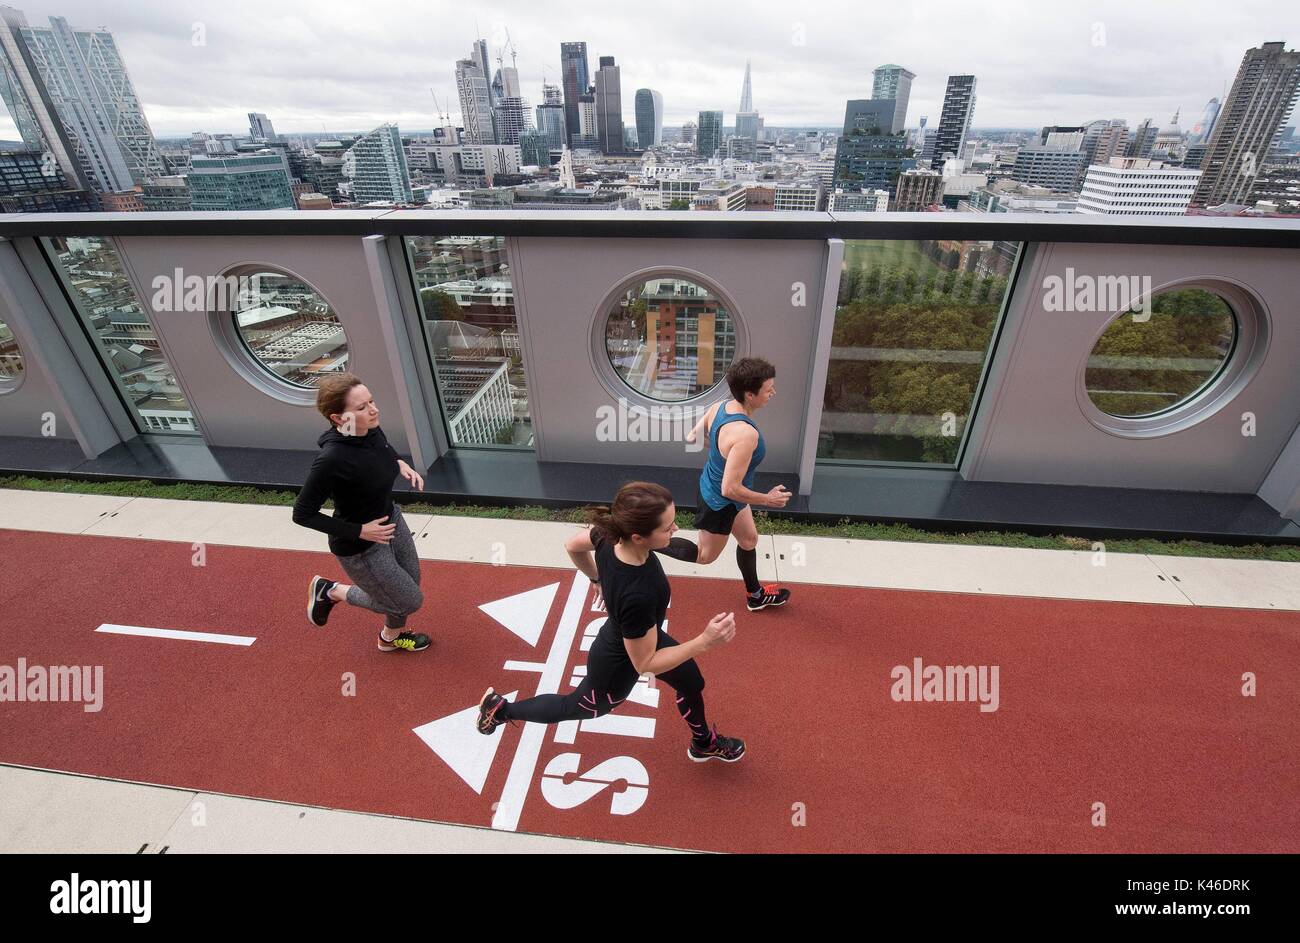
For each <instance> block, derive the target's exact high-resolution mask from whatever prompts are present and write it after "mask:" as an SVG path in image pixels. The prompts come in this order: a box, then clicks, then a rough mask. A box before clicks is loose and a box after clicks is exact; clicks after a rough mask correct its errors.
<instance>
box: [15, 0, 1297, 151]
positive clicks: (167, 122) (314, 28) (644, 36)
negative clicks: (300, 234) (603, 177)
mask: <svg viewBox="0 0 1300 943" xmlns="http://www.w3.org/2000/svg"><path fill="white" fill-rule="evenodd" d="M11 5H13V6H16V7H17V8H18V9H21V10H22V11H23V12H24V13H26V15H27V21H28V23H29V24H31V25H42V26H44V25H48V17H50V16H52V15H54V16H63V17H66V18H67V19H68V21H69V23H70V24H71V25H72V26H73V27H74V28H93V27H101V26H102V27H106V28H108V29H110V30H111V31H112V32H113V35H114V38H115V39H116V41H117V44H118V48H119V49H120V50H121V51H122V53H123V56H124V57H125V59H126V65H127V68H128V70H129V72H130V76H131V80H132V82H133V83H134V85H135V89H136V93H137V94H138V95H139V97H140V100H141V101H142V102H143V104H144V109H145V113H146V115H147V116H148V119H149V123H150V125H151V127H152V128H153V131H154V134H155V135H158V136H160V137H170V136H175V135H181V134H189V133H190V132H192V131H197V130H203V131H209V132H221V131H224V132H231V133H236V134H246V133H247V132H248V119H247V114H248V112H250V111H261V112H265V113H266V114H267V115H268V116H269V117H270V119H271V121H272V123H273V124H274V126H275V129H276V131H277V132H287V133H295V132H320V131H321V130H323V129H328V130H329V131H366V130H369V129H370V128H373V127H375V126H376V125H379V124H382V123H384V122H388V121H394V122H396V123H397V124H398V126H399V127H400V128H401V129H402V130H403V131H407V130H416V129H422V128H424V129H427V128H431V127H434V126H436V125H437V124H438V123H439V122H438V120H437V118H436V117H435V111H434V107H433V97H432V96H431V95H430V92H429V89H430V88H431V87H432V88H433V89H434V90H435V91H436V92H437V95H438V97H439V100H440V101H441V102H442V105H443V107H444V108H445V109H447V110H448V111H450V112H451V113H452V120H453V122H456V123H460V120H459V111H460V106H459V103H458V101H457V99H456V95H455V61H456V60H457V59H460V58H465V57H467V56H468V55H469V52H470V47H471V44H472V43H473V41H474V39H475V38H476V37H477V36H481V37H482V38H484V39H485V40H487V43H488V50H489V56H490V57H491V58H492V59H493V63H492V64H493V67H494V68H495V66H496V63H495V57H496V55H497V52H498V49H499V47H500V46H501V45H502V44H503V43H504V41H505V35H506V30H507V29H508V30H509V35H510V39H511V40H512V41H513V43H514V45H515V48H516V52H517V66H518V69H519V73H520V81H521V84H522V86H523V94H524V96H525V98H526V99H527V100H528V102H529V104H530V105H536V104H538V103H539V102H540V101H541V86H542V79H543V72H544V73H545V79H546V81H548V82H551V83H553V84H556V85H558V84H560V66H559V62H560V43H561V41H572V40H585V41H586V43H587V54H588V60H589V63H590V67H591V69H592V70H593V75H594V70H595V69H596V68H597V66H598V62H599V57H600V56H602V55H606V56H608V55H612V56H614V57H615V61H616V62H617V64H618V65H619V67H620V69H621V85H622V93H623V120H624V122H625V123H626V124H628V125H629V126H632V125H634V122H635V115H634V112H633V98H634V96H635V92H636V90H637V89H638V88H642V87H648V88H653V89H657V90H658V91H660V92H661V93H662V94H663V98H664V112H665V114H664V123H665V124H668V125H677V124H681V123H682V122H683V121H685V120H695V118H696V116H697V113H698V112H699V111H700V110H703V109H721V110H722V111H723V112H724V115H725V117H724V120H725V123H726V124H728V125H730V124H732V123H733V122H734V121H735V112H736V109H737V107H738V106H739V103H740V89H741V84H742V79H743V77H744V70H745V60H746V59H747V58H748V59H751V60H752V62H753V80H752V84H753V100H754V107H755V109H756V110H757V111H758V112H759V113H760V114H762V115H763V117H764V120H765V122H766V123H767V124H768V125H769V126H803V125H810V126H812V125H838V124H839V123H841V122H842V120H843V115H844V102H845V101H846V100H847V99H850V98H870V97H871V70H872V69H873V68H875V67H876V66H878V65H882V64H884V63H897V64H899V65H902V66H904V67H906V68H908V69H910V70H911V71H913V72H915V73H916V76H917V77H916V79H915V81H914V82H913V85H912V95H911V99H910V105H909V107H908V111H907V124H908V126H909V127H914V126H915V125H916V124H917V120H918V118H919V116H921V115H928V116H929V119H930V122H929V123H930V126H934V124H935V123H936V122H937V121H938V117H939V112H940V105H941V103H942V100H943V90H944V85H945V83H946V81H947V76H948V75H951V74H959V73H972V74H974V75H975V76H976V82H977V85H976V96H977V102H976V107H975V116H974V122H973V123H974V126H975V127H985V128H987V127H1033V128H1036V127H1040V126H1042V125H1046V124H1062V125H1069V124H1081V123H1083V122H1085V121H1089V120H1092V119H1095V118H1124V119H1127V121H1128V123H1129V126H1130V127H1132V126H1134V125H1136V124H1137V123H1138V122H1140V121H1141V120H1142V119H1144V118H1146V117H1151V118H1154V119H1155V121H1156V123H1157V124H1158V125H1159V126H1161V127H1163V126H1164V125H1165V124H1167V123H1168V121H1169V119H1170V116H1171V115H1172V114H1173V112H1174V109H1176V108H1181V109H1182V115H1181V118H1180V122H1179V123H1180V125H1181V126H1182V127H1183V129H1184V130H1186V129H1188V128H1190V127H1191V125H1192V124H1193V123H1195V121H1196V120H1197V118H1198V117H1199V116H1200V114H1201V111H1202V109H1203V108H1204V105H1205V103H1206V101H1207V100H1208V99H1209V98H1211V97H1212V96H1219V97H1221V96H1222V94H1223V89H1224V86H1225V83H1227V85H1228V86H1231V83H1232V79H1233V77H1234V76H1235V75H1236V71H1237V67H1238V65H1239V64H1240V62H1241V57H1242V54H1243V53H1244V52H1245V50H1246V49H1248V48H1250V47H1251V46H1258V45H1260V44H1261V43H1264V42H1269V41H1278V40H1281V41H1285V42H1286V43H1287V48H1288V49H1294V48H1300V3H1296V2H1291V0H1271V2H1268V0H1233V2H1229V3H1225V2H1223V0H1124V2H1111V0H1052V2H1042V0H1038V2H1033V3H1022V2H1018V0H984V2H979V0H976V2H972V0H961V2H953V0H906V2H902V3H872V4H868V3H864V2H862V0H845V2H839V0H836V2H822V0H813V2H809V3H790V2H775V0H748V2H746V3H744V4H741V3H727V4H723V3H717V2H710V0H689V2H687V0H658V2H655V3H652V4H628V5H626V7H625V6H624V5H623V4H616V3H610V2H592V3H584V4H577V3H572V2H562V3H546V2H537V0H527V2H503V3H466V2H456V3H451V2H446V0H433V2H430V0H419V2H390V0H373V2H369V3H357V2H355V0H348V2H334V0H301V2H300V0H255V2H254V0H221V2H211V0H129V2H124V0H108V2H105V0H53V2H48V3H46V2H41V3H24V2H17V3H12V4H11ZM476 21H477V26H476ZM200 28H201V34H200V32H199V30H200ZM196 36H201V38H202V39H203V40H204V42H203V44H201V45H196V44H195V41H194V38H195V37H196ZM505 64H506V65H509V64H510V58H509V53H508V52H507V53H506V54H505ZM1294 120H1295V119H1294V118H1293V119H1292V122H1293V123H1294ZM0 137H5V138H9V139H17V137H18V134H17V131H16V129H15V128H14V125H13V121H12V119H11V118H10V116H9V114H8V112H7V110H5V111H3V113H2V114H0Z"/></svg>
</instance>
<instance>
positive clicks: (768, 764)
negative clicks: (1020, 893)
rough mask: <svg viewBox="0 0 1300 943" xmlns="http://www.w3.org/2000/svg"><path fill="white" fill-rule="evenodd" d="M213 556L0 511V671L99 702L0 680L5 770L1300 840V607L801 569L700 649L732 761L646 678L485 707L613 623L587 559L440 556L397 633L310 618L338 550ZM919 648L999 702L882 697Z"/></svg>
mask: <svg viewBox="0 0 1300 943" xmlns="http://www.w3.org/2000/svg"><path fill="white" fill-rule="evenodd" d="M206 554H207V558H206V565H205V566H201V567H196V566H194V565H192V561H191V558H192V555H193V549H192V547H191V545H190V544H188V543H170V542H161V541H151V540H130V539H121V538H111V537H90V536H76V535H59V534H43V533H31V532H26V531H13V530H0V559H3V560H4V561H5V564H4V568H3V582H2V583H0V666H3V665H8V666H10V667H11V668H16V666H17V661H18V659H19V658H20V657H21V658H24V659H25V660H26V663H27V664H28V665H29V666H32V665H41V666H51V665H92V666H93V665H102V666H103V669H104V681H103V707H102V710H100V711H99V712H89V713H88V712H86V711H84V710H83V705H81V704H76V703H57V702H56V703H48V702H42V703H33V702H24V703H15V702H9V701H5V702H0V762H3V763H10V764H19V765H24V766H34V767H41V768H46V769H55V770H66V771H71V772H77V773H84V774H90V775H95V776H104V777H111V778H116V779H125V780H132V781H136V782H144V783H154V784H159V785H165V786H174V787H181V788H185V789H191V790H198V791H209V792H220V793H228V794H233V795H242V796H253V797H258V798H263V799H273V800H282V801H288V802H296V803H305V804H310V805H318V806H326V807H330V808H336V809H351V810H357V811H363V812H377V813H385V814H391V815H400V816H409V817H413V818H418V819H429V820H435V821H443V822H459V823H466V824H470V825H478V826H488V825H494V826H495V827H499V828H517V829H518V830H521V831H528V832H537V833H547V834H557V835H568V836H575V837H581V838H591V839H601V840H608V841H617V842H636V843H643V844H653V845H662V846H671V847H676V848H690V849H705V850H716V851H730V852H746V851H763V852H835V851H891V852H968V851H977V852H978V851H996V852H1004V851H1005V852H1010V851H1018V852H1019V851H1028V852H1044V851H1084V852H1087V851H1098V852H1103V851H1104V852H1110V851H1123V852H1139V851H1140V852H1292V853H1294V852H1297V851H1300V760H1298V759H1297V757H1300V731H1298V727H1300V721H1298V719H1297V718H1298V717H1300V712H1298V711H1297V706H1298V705H1300V615H1298V614H1296V613H1293V612H1278V611H1260V610H1233V609H1212V608H1201V607H1190V606H1186V607H1184V606H1160V605H1141V604H1132V603H1110V602H1083V601H1071V600H1050V599H1037V598H1021V597H999V596H979V595H965V594H953V593H937V592H913V591H900V590H883V589H857V588H845V587H832V586H808V585H798V586H795V587H793V589H794V596H793V599H792V601H791V603H790V604H789V605H788V606H787V607H786V608H784V609H780V610H768V611H764V612H759V613H748V612H746V611H744V609H743V607H740V608H741V611H740V612H738V613H737V622H738V625H739V631H738V633H737V638H736V641H735V642H733V643H732V644H731V645H729V646H726V647H724V648H721V649H717V650H715V651H713V652H710V653H708V654H706V655H705V656H704V657H703V658H702V659H701V660H700V663H701V667H702V669H703V671H704V675H705V677H706V679H707V687H706V690H705V697H706V701H707V705H708V713H709V716H710V719H711V720H713V721H715V722H716V723H717V725H718V728H719V730H720V732H722V733H725V734H728V735H732V736H741V737H743V738H745V740H746V741H747V743H748V749H749V752H748V755H747V756H746V757H745V759H744V760H743V761H742V762H740V763H737V764H733V765H727V764H722V763H717V762H711V763H707V764H695V763H691V762H689V761H688V760H687V759H686V756H685V750H686V743H687V739H686V730H685V725H684V724H683V723H682V721H681V719H680V718H679V717H678V716H677V713H676V710H675V709H674V707H673V703H672V698H671V695H670V694H668V690H669V689H667V688H666V687H664V686H663V685H662V684H661V685H659V690H658V691H657V692H650V691H642V692H638V696H639V697H640V699H641V701H642V702H643V703H636V702H634V700H629V701H628V703H627V704H625V705H623V707H621V708H620V709H619V711H618V712H616V713H615V714H614V715H611V716H613V717H616V718H619V719H618V720H615V721H607V722H608V723H610V724H611V725H614V726H612V729H604V730H601V729H588V727H587V724H588V722H585V721H584V722H583V724H584V726H583V727H582V728H580V729H574V725H572V724H571V725H569V726H568V728H567V729H566V728H554V727H552V728H546V727H540V726H537V725H531V724H530V725H520V726H508V727H504V728H501V730H500V731H499V732H498V734H497V735H494V736H493V737H491V738H489V737H483V736H481V735H480V734H478V733H476V732H475V731H474V730H473V729H472V723H471V720H470V717H471V716H472V711H470V710H469V709H471V708H472V707H473V706H474V705H475V704H476V703H477V701H478V698H479V696H480V694H481V693H482V691H483V689H484V688H485V687H486V686H487V685H488V684H492V685H494V686H495V687H496V688H497V690H499V691H503V692H512V691H516V690H518V691H520V692H521V693H522V696H529V695H531V694H534V693H536V692H537V691H538V690H539V684H540V685H542V686H543V689H544V690H556V689H558V690H559V691H560V692H561V693H564V692H567V691H569V690H571V683H572V679H573V668H574V667H575V666H581V665H584V664H585V660H586V656H585V654H584V653H583V652H582V651H581V650H580V647H581V639H582V638H583V636H584V632H585V630H586V629H587V628H588V627H589V626H593V628H594V625H593V624H594V623H595V620H598V619H599V618H600V617H601V613H600V612H598V611H592V609H591V606H592V603H593V601H594V593H593V592H592V590H591V589H590V587H589V586H588V585H587V582H586V578H585V577H582V576H581V575H580V574H576V573H575V571H572V570H568V571H565V570H552V569H543V568H532V567H491V566H487V565H482V564H468V563H465V564H462V563H433V562H428V561H426V562H424V564H423V587H424V589H425V593H426V604H425V609H424V610H422V611H421V612H420V613H418V614H416V615H415V616H413V617H412V620H411V627H412V628H413V629H416V630H420V631H426V632H428V633H429V634H430V635H431V636H432V637H433V639H434V643H433V645H432V646H431V647H430V649H429V650H428V651H426V652H423V653H419V654H415V655H411V654H406V653H392V654H385V653H381V652H379V651H377V650H376V649H375V647H374V633H375V631H376V628H377V625H378V623H379V618H378V617H377V616H375V615H374V614H372V613H369V612H365V611H364V610H359V609H354V608H351V607H339V608H336V609H335V611H334V614H333V615H332V617H331V619H330V623H329V625H328V626H327V627H326V628H323V629H318V628H315V627H313V626H311V625H309V624H308V622H307V620H306V617H305V611H304V610H305V605H306V599H305V597H306V585H307V581H308V579H309V578H310V577H311V575H312V574H313V573H316V572H321V573H323V574H325V575H331V576H338V575H340V574H338V573H337V572H335V570H336V566H335V564H334V560H333V558H332V557H330V556H329V555H328V554H324V553H302V552H289V551H279V550H257V549H247V548H236V547H223V546H216V545H209V546H208V547H207V548H206ZM672 582H673V588H674V590H675V592H674V597H673V606H672V608H671V609H670V610H669V627H668V629H669V631H670V632H672V633H674V634H675V635H676V636H677V637H678V638H687V637H690V636H691V635H693V634H695V633H696V632H697V631H698V630H699V628H700V627H701V626H703V624H704V623H705V621H706V620H707V618H708V617H709V616H710V615H712V614H713V613H714V612H716V611H718V610H720V609H724V608H727V607H730V608H732V609H735V608H737V606H736V603H737V601H738V600H737V595H736V586H735V585H733V584H731V583H730V582H729V581H719V580H706V579H689V578H675V579H673V581H672ZM512 597H518V598H514V599H513V601H509V602H500V603H498V604H497V605H496V606H495V607H491V606H490V607H489V608H490V609H492V613H491V614H489V612H488V611H485V610H484V609H481V608H480V606H482V605H484V604H490V603H493V601H497V600H511V599H512ZM507 609H509V610H510V611H506V610H507ZM494 616H495V618H494ZM104 623H116V624H125V625H135V626H149V627H155V628H167V629H180V630H188V631H201V632H214V633H223V634H234V635H247V636H254V637H256V641H255V642H254V643H253V644H252V645H249V646H247V647H236V646H232V645H223V644H209V643H204V642H195V641H188V640H177V639H170V638H145V637H136V636H125V635H110V634H106V633H102V632H96V631H95V630H96V628H97V627H98V626H100V625H101V624H104ZM508 626H509V627H508ZM918 657H919V658H921V659H922V661H923V664H925V665H988V666H992V665H996V666H998V668H999V689H998V691H999V702H998V709H997V710H996V711H991V712H981V711H980V709H979V706H980V705H979V704H978V703H975V702H972V701H965V702H942V701H940V702H920V703H916V702H906V701H905V702H896V701H894V700H893V699H892V698H891V696H890V691H891V687H892V686H893V683H894V682H893V679H892V678H891V670H892V669H893V667H894V666H896V665H906V666H909V667H911V666H912V664H913V659H914V658H918ZM508 661H509V662H516V663H526V664H515V665H512V666H511V667H509V668H507V667H505V663H506V662H508ZM548 662H549V667H547V664H548ZM1248 671H1250V672H1255V673H1256V675H1257V678H1258V693H1257V696H1255V697H1245V696H1243V695H1242V693H1241V687H1242V680H1241V677H1242V674H1243V673H1244V672H1248ZM349 673H350V675H351V676H354V677H355V694H353V695H345V694H344V693H343V689H344V687H345V684H346V680H345V676H346V675H348V674H349ZM656 694H658V695H659V698H658V701H659V702H658V706H657V708H655V707H653V706H651V705H650V704H649V703H646V702H648V701H650V700H651V699H652V698H653V697H654V696H655V695H656ZM462 711H465V712H466V713H464V714H461V715H460V716H456V715H458V714H460V712H462ZM435 722H436V723H435ZM425 725H430V726H428V727H426V726H425ZM417 728H419V729H420V730H421V732H423V733H424V734H425V736H426V737H427V740H428V742H426V739H425V738H423V737H421V736H420V735H419V733H417V732H416V731H417ZM431 744H432V745H431ZM1098 802H1100V803H1104V805H1105V816H1106V823H1105V826H1104V827H1097V826H1094V825H1093V824H1092V823H1093V808H1094V803H1098ZM494 813H495V814H494ZM800 819H802V822H803V824H796V823H797V822H798V821H799V820H800Z"/></svg>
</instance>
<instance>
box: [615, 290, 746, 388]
mask: <svg viewBox="0 0 1300 943" xmlns="http://www.w3.org/2000/svg"><path fill="white" fill-rule="evenodd" d="M602 314H603V317H602V318H601V319H600V320H599V322H598V328H599V334H600V336H599V337H598V338H597V341H598V343H599V347H600V353H599V354H598V357H602V358H603V359H604V360H605V361H606V362H607V363H608V366H609V371H610V372H612V375H613V376H614V377H616V378H617V379H618V380H619V381H621V383H622V384H623V385H624V386H626V387H628V388H630V389H631V390H633V391H634V392H636V393H638V394H640V395H641V396H643V397H645V398H646V399H649V400H653V401H655V402H660V403H679V402H682V401H683V400H689V399H694V398H695V397H697V396H701V395H703V394H705V393H707V392H709V391H710V390H712V389H713V388H714V387H716V386H717V385H718V384H719V383H721V382H722V380H723V377H724V376H725V375H726V373H727V369H728V368H729V367H730V366H731V364H732V362H733V361H734V360H735V359H736V333H737V332H736V327H737V325H736V321H735V318H734V317H733V311H732V308H731V306H730V305H729V304H728V303H727V301H726V300H725V299H724V298H722V296H721V295H720V293H718V292H717V291H715V290H714V289H712V288H710V287H708V286H706V285H702V284H701V283H700V282H699V281H698V280H697V279H696V278H695V277H693V276H692V277H686V276H682V275H654V276H651V277H646V278H640V279H638V280H636V281H634V282H631V283H629V284H627V285H625V286H624V287H623V288H621V289H619V290H618V291H617V292H615V293H614V294H613V295H612V296H611V297H610V298H609V299H608V300H607V301H606V302H605V304H604V306H603V308H602Z"/></svg>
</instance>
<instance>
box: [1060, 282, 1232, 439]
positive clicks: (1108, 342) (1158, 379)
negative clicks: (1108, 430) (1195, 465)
mask: <svg viewBox="0 0 1300 943" xmlns="http://www.w3.org/2000/svg"><path fill="white" fill-rule="evenodd" d="M1236 335H1237V320H1236V318H1235V317H1233V314H1232V309H1231V308H1230V307H1228V303H1227V302H1226V301H1224V300H1223V299H1222V298H1220V297H1219V296H1218V295H1216V294H1214V293H1213V292H1209V291H1206V290H1205V289H1203V288H1180V289H1176V290H1174V291H1166V292H1161V293H1160V294H1158V295H1156V296H1155V298H1154V300H1153V301H1152V303H1151V311H1150V313H1149V316H1148V315H1147V314H1146V313H1143V314H1141V315H1135V314H1134V312H1131V311H1130V312H1127V313H1125V314H1124V315H1122V316H1120V317H1118V318H1116V319H1115V320H1114V321H1112V322H1111V323H1110V324H1109V325H1108V326H1107V328H1106V330H1105V331H1104V332H1103V333H1102V335H1101V337H1099V338H1098V339H1097V345H1096V346H1095V347H1094V348H1093V349H1092V353H1091V354H1089V356H1088V366H1087V369H1086V370H1085V371H1084V375H1083V382H1084V386H1085V387H1086V388H1087V390H1088V398H1089V399H1091V400H1092V402H1093V404H1094V405H1095V406H1096V407H1097V408H1098V409H1100V410H1101V411H1102V412H1104V413H1109V414H1110V415H1112V416H1119V417H1122V418H1129V419H1133V418H1137V417H1140V416H1151V415H1154V414H1156V413H1161V412H1165V411H1166V410H1170V409H1173V408H1174V407H1175V406H1179V405H1181V404H1182V403H1185V402H1186V401H1187V400H1189V399H1191V398H1192V397H1194V396H1195V395H1196V394H1197V393H1199V392H1200V391H1201V390H1203V389H1204V388H1205V387H1206V386H1208V385H1209V383H1210V381H1212V380H1213V379H1214V378H1215V377H1216V376H1218V374H1219V371H1220V370H1222V369H1223V367H1224V365H1226V364H1227V362H1228V354H1229V353H1230V352H1231V350H1232V346H1233V344H1234V342H1235V340H1236Z"/></svg>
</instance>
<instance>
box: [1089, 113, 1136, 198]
mask: <svg viewBox="0 0 1300 943" xmlns="http://www.w3.org/2000/svg"><path fill="white" fill-rule="evenodd" d="M1127 147H1128V122H1127V121H1125V120H1124V119H1123V118H1115V119H1113V120H1111V121H1107V120H1105V119H1104V118H1103V119H1100V120H1097V121H1090V122H1088V124H1087V125H1086V126H1085V128H1084V134H1083V154H1084V169H1085V170H1086V169H1087V168H1088V167H1089V166H1091V165H1092V164H1109V163H1110V161H1111V158H1113V157H1122V156H1123V155H1124V151H1125V150H1126V149H1127ZM1082 182H1083V179H1082V177H1081V178H1080V180H1079V183H1082Z"/></svg>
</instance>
